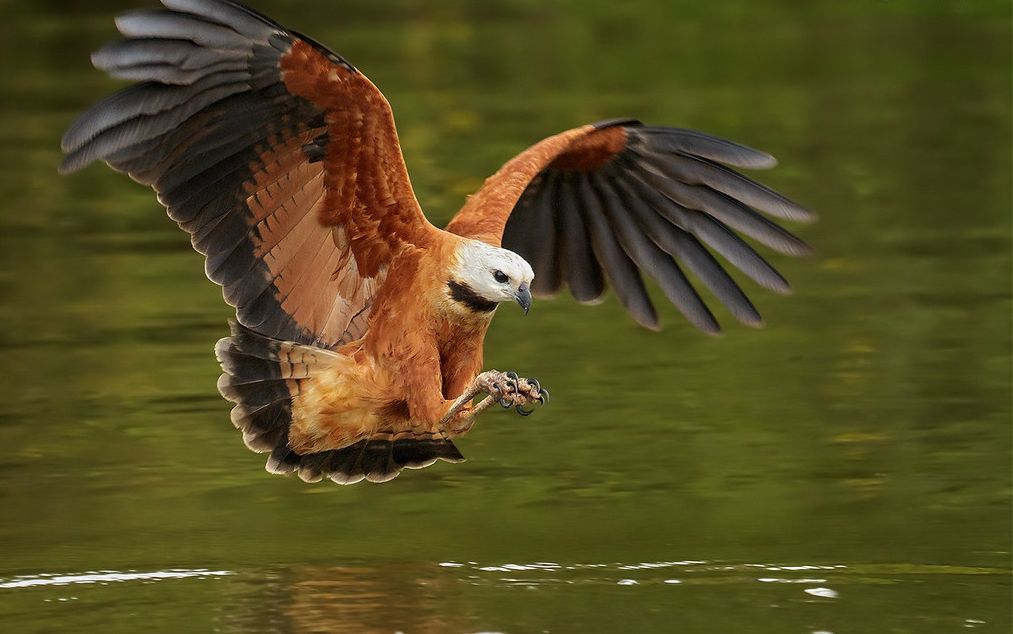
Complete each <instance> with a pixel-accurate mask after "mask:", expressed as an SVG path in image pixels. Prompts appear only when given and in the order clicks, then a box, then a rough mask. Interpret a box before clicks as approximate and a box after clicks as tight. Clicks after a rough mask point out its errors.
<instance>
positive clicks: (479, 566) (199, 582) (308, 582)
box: [0, 560, 1008, 634]
mask: <svg viewBox="0 0 1013 634" xmlns="http://www.w3.org/2000/svg"><path fill="white" fill-rule="evenodd" d="M771 573H776V575H775V576H771ZM1007 576H1008V571H1006V570H1003V569H996V568H972V567H961V566H942V565H914V564H857V565H856V564H781V563H778V564H772V563H741V562H738V563H737V562H727V561H703V560H685V561H660V562H639V563H556V562H533V563H499V564H486V563H482V562H452V561H448V562H441V563H422V562H383V563H377V562H373V563H366V562H364V561H363V562H349V563H344V564H340V565H310V564H307V565H298V566H289V567H276V568H267V569H263V568H261V569H246V570H238V571H214V570H207V569H195V570H167V571H154V572H113V571H107V572H87V573H80V574H39V575H33V576H28V575H26V576H22V577H19V578H17V579H14V580H6V581H3V582H2V583H0V589H2V590H4V591H14V590H17V591H18V592H22V593H30V594H28V595H25V596H31V597H33V598H34V600H35V601H40V600H41V602H42V603H52V602H56V603H58V604H59V603H65V602H84V603H86V604H88V605H96V604H102V603H103V595H106V594H111V593H112V592H113V590H112V588H110V587H108V585H109V584H110V583H116V584H126V585H128V586H129V585H130V584H149V583H151V582H154V581H167V580H176V581H175V583H183V582H184V581H185V582H188V583H190V584H194V585H193V588H192V590H191V591H190V592H189V593H188V596H202V597H206V599H207V603H210V604H211V612H212V614H211V616H210V618H211V622H213V623H214V625H215V627H216V628H218V629H220V630H222V631H226V632H263V631H277V632H291V633H293V634H296V633H302V632H396V631H405V632H409V631H410V632H468V631H526V627H524V624H525V623H526V622H527V616H528V615H525V614H522V613H517V614H513V615H509V614H508V615H507V616H506V617H504V616H502V615H500V616H498V617H497V616H492V615H490V614H489V613H487V612H486V611H485V610H483V606H482V603H483V602H482V601H481V600H478V601H475V600H473V599H469V598H468V597H467V593H468V592H469V591H468V590H467V588H477V589H478V590H477V591H478V592H479V593H480V595H481V594H482V593H487V592H489V591H490V590H492V591H498V592H507V593H510V594H511V595H512V594H513V593H514V592H517V591H535V592H538V593H539V594H545V595H546V600H547V602H548V603H549V605H551V604H552V602H553V601H568V600H571V599H572V597H573V596H601V595H600V593H601V591H602V589H607V588H610V587H611V588H616V590H615V591H616V592H621V593H622V597H623V598H622V599H620V600H621V601H622V602H623V603H624V604H626V605H628V606H629V608H630V609H631V610H634V611H635V610H636V609H638V608H639V607H640V606H642V605H663V604H664V603H665V602H667V603H671V604H672V605H673V606H690V605H696V606H697V609H699V610H700V611H702V612H704V611H708V610H714V609H715V606H720V605H721V604H722V602H727V603H729V604H736V603H740V602H742V601H743V600H745V601H746V602H748V603H750V604H755V605H756V606H757V607H759V606H766V607H768V608H769V607H775V608H777V609H778V610H779V611H781V612H790V613H792V614H793V616H791V617H790V618H789V621H791V620H794V619H796V618H798V619H801V620H804V619H805V618H810V619H813V623H823V624H832V623H834V622H835V621H839V619H840V615H842V614H849V613H853V612H855V611H860V610H865V609H870V608H871V609H874V607H873V606H874V604H875V603H878V602H881V601H886V600H894V601H896V600H904V598H905V597H909V596H917V595H918V593H919V588H920V587H923V586H926V585H930V584H931V585H933V586H934V587H936V588H939V589H940V590H946V589H949V590H955V589H956V588H959V587H962V586H967V587H972V588H974V589H975V591H976V592H981V591H984V592H985V593H986V594H987V593H988V592H989V590H988V588H989V584H993V583H996V582H997V581H1001V580H1002V579H1003V578H1004V577H1007ZM69 584H82V585H83V587H82V586H81V585H79V586H78V587H75V588H73V594H66V593H62V591H61V590H60V589H59V588H58V586H66V585H69ZM206 584H213V586H208V585H206ZM202 586H203V587H202ZM130 595H131V592H130V591H129V590H127V591H126V592H125V593H124V592H123V591H121V590H117V591H115V594H114V595H113V596H117V597H123V596H126V598H127V599H126V600H127V601H130V600H131V596H130ZM514 596H517V597H518V598H520V596H522V595H514ZM7 598H9V597H7ZM870 598H874V600H873V601H872V602H871V603H870ZM4 599H5V596H4V595H3V594H0V605H2V601H3V600H4ZM192 600H193V599H190V601H192ZM659 600H660V601H662V603H659ZM152 607H154V606H152ZM176 607H177V608H187V607H188V606H187V605H186V604H184V605H182V606H176ZM58 609H67V608H58ZM593 613H594V609H593V606H590V605H589V606H587V612H586V614H584V615H582V616H580V617H579V618H578V619H577V621H575V624H579V623H581V622H584V623H587V624H593V623H594V620H593V618H592V617H591V615H593ZM795 613H798V614H797V616H796V615H795ZM983 616H984V615H983V614H982V613H981V611H980V610H979V609H978V608H976V607H975V606H974V605H970V604H964V605H959V606H954V605H950V604H948V603H947V602H946V601H945V600H944V601H942V602H941V603H940V604H939V605H938V606H936V607H928V608H926V609H924V611H923V613H922V614H920V615H919V618H918V621H920V622H922V623H923V624H930V625H946V626H949V627H982V626H988V625H992V624H995V623H994V621H989V620H988V619H985V618H982V617H983ZM891 618H895V617H894V616H893V615H888V614H883V613H873V614H870V615H868V620H867V621H865V622H867V623H869V624H876V623H879V624H881V625H884V626H886V625H889V624H890V619H891ZM708 619H709V622H710V623H711V628H713V629H708V631H728V630H727V629H726V628H725V625H731V624H732V623H734V622H735V621H730V620H728V616H727V615H723V614H721V613H720V610H718V611H714V612H710V613H709V614H708ZM884 619H885V620H884ZM634 621H635V622H639V623H641V624H643V625H644V626H648V625H651V624H661V623H663V622H665V621H664V619H661V620H655V619H654V618H651V617H650V616H648V618H640V619H634ZM701 622H704V621H701ZM852 622H863V621H862V619H859V620H858V621H852ZM561 631H570V628H569V627H565V626H564V627H562V628H561ZM749 631H754V632H765V631H771V632H776V631H784V630H783V629H782V628H780V627H767V626H766V625H764V624H761V623H757V624H755V625H754V626H753V627H751V628H750V629H749ZM811 631H817V630H815V629H814V630H811ZM823 631H832V630H829V629H828V630H823ZM875 631H888V628H884V629H882V630H880V629H878V628H876V629H875ZM899 631H900V630H899ZM916 631H922V630H916Z"/></svg>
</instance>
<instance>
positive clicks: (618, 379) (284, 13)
mask: <svg viewBox="0 0 1013 634" xmlns="http://www.w3.org/2000/svg"><path fill="white" fill-rule="evenodd" d="M153 4H154V3H153V2H136V1H133V0H123V1H113V0H101V1H92V0H88V1H85V0H78V1H58V0H48V1H47V0H35V1H33V2H27V1H23V2H16V1H11V0H7V1H6V2H0V36H2V37H0V71H2V78H3V80H2V82H0V200H2V201H3V204H2V210H3V213H0V297H3V298H4V299H3V300H2V304H0V348H2V353H3V359H4V360H3V363H2V364H0V447H2V448H3V451H2V454H0V501H2V503H3V507H2V508H3V512H2V514H0V629H2V630H4V631H12V632H14V631H16V632H21V633H27V632H50V631H67V632H92V631H100V630H101V631H103V632H136V631H140V630H142V629H143V630H145V631H169V632H178V631H211V630H216V631H225V632H275V631H277V632H315V631H319V632H337V631H348V632H373V631H376V632H394V631H403V632H407V633H410V632H477V631H500V632H571V631H602V632H616V631H645V632H646V631H706V632H824V633H825V632H834V633H836V634H843V633H845V632H954V631H958V630H960V631H962V630H963V629H965V628H975V629H978V630H981V631H989V632H1008V631H1010V620H1011V605H1010V591H1011V585H1010V574H1011V571H1010V567H1011V566H1010V557H1011V555H1010V551H1011V544H1010V541H1011V501H1010V500H1011V498H1010V494H1011V451H1010V449H1011V426H1010V409H1011V408H1010V386H1011V317H1010V315H1011V302H1010V296H1011V292H1010V289H1011V261H1010V202H1011V198H1010V196H1011V153H1010V138H1011V126H1010V112H1011V101H1010V100H1011V68H1010V66H1011V63H1010V45H1011V35H1010V30H1011V21H1010V17H1011V16H1010V5H1009V3H1008V2H988V1H982V2H970V1H956V0H953V1H938V2H926V1H921V0H919V1H915V0H902V1H884V0H858V1H853V2H829V1H826V2H811V3H796V2H791V1H788V0H780V1H764V2H756V1H747V0H729V1H726V2H725V1H723V2H707V3H698V2H690V1H679V2H664V1H661V0H659V1H657V2H647V1H637V2H632V1H631V2H620V3H616V2H603V1H598V0H579V1H578V0H554V1H549V2H535V1H533V0H497V1H487V2H463V1H456V2H453V1H451V2H407V1H404V0H401V1H395V2H376V1H372V0H340V1H333V2H331V1H329V2H313V1H311V0H303V1H299V2H296V1H293V0H286V1H281V0H273V1H265V2H259V3H257V4H256V6H257V8H259V9H261V10H263V11H264V12H266V13H268V14H269V15H271V16H272V17H274V18H276V19H277V20H279V21H280V22H282V23H283V24H286V25H288V26H291V27H292V28H294V29H297V30H300V31H303V32H306V33H309V34H310V35H312V36H314V37H315V38H316V39H319V40H321V41H322V42H324V43H326V44H328V45H330V46H331V47H333V48H334V49H335V50H337V51H339V52H341V53H342V54H343V55H345V56H346V57H347V58H348V59H350V60H351V61H352V62H353V63H355V64H356V65H357V66H358V67H359V68H360V69H362V70H363V71H364V72H366V73H367V74H368V75H369V76H370V77H371V78H372V79H373V81H374V82H375V83H376V84H377V85H378V86H380V87H381V88H382V89H383V90H384V92H385V93H386V95H387V97H388V98H389V100H390V101H391V103H392V105H393V107H394V110H395V114H396V116H397V119H398V125H399V129H400V133H401V138H402V143H403V147H404V153H405V156H406V159H407V162H408V167H409V170H410V172H411V174H412V178H413V182H414V184H415V188H416V191H417V193H418V196H419V198H420V200H421V202H422V204H423V207H424V208H425V209H427V212H428V213H429V215H430V217H431V219H433V221H434V222H436V223H437V224H442V223H443V222H445V221H446V220H447V219H448V218H449V217H450V215H451V214H452V213H453V212H454V211H455V210H456V209H457V207H458V206H459V205H460V204H461V203H462V201H463V198H464V196H465V195H466V194H467V193H470V192H471V191H473V190H474V189H476V188H477V186H478V185H479V184H480V183H481V182H482V179H483V178H485V176H487V175H488V174H490V173H492V172H493V171H495V170H496V169H497V168H498V167H499V165H500V164H502V163H503V162H504V161H505V160H507V159H508V158H509V157H511V156H512V155H513V154H515V153H516V152H518V151H520V150H522V149H523V148H524V147H526V146H527V145H529V144H531V143H533V142H534V141H536V140H538V139H540V138H542V137H544V136H547V135H549V134H552V133H554V132H556V131H559V130H562V129H566V128H570V127H573V126H575V125H578V124H581V123H585V122H589V121H594V120H597V119H603V118H608V117H619V116H635V117H638V118H640V119H642V120H644V121H646V122H649V123H655V124H670V125H676V126H681V127H692V128H697V129H701V130H704V131H707V132H711V133H714V134H718V135H720V136H725V137H728V138H732V139H735V140H739V141H742V142H744V143H747V144H749V145H753V146H755V147H759V148H762V149H764V150H767V151H769V152H771V153H773V154H774V155H775V156H777V157H778V158H779V159H780V160H781V166H780V167H779V168H777V169H776V170H774V171H773V172H769V173H764V174H762V175H761V176H762V179H763V180H764V182H766V183H767V184H769V185H771V186H773V187H775V188H777V189H779V190H781V191H783V192H784V193H786V194H788V195H789V196H791V197H792V198H794V199H796V200H798V201H800V202H802V203H803V204H805V205H808V206H809V207H810V208H812V209H814V210H815V211H816V212H817V213H818V214H819V215H820V221H819V222H818V223H817V224H815V225H812V226H809V227H797V229H798V230H799V231H800V233H801V235H802V236H803V237H805V238H806V239H807V240H809V241H810V242H812V243H813V244H814V245H815V246H816V248H817V250H818V252H819V254H818V256H817V257H816V258H812V259H809V260H803V261H789V260H788V259H786V258H782V257H773V258H772V260H773V261H774V262H775V263H776V264H777V265H778V266H779V268H780V269H781V270H782V271H783V272H784V273H785V275H786V276H787V277H788V278H789V279H790V280H791V281H792V282H793V284H794V286H795V288H796V294H795V295H794V296H792V297H787V298H783V297H775V296H772V295H771V294H769V293H766V292H764V291H762V290H761V289H758V288H756V287H755V286H753V285H750V284H748V283H744V287H745V288H747V290H749V291H750V293H751V294H752V295H753V296H754V298H755V300H756V302H757V305H758V307H759V308H760V310H761V312H762V313H763V314H764V316H765V318H766V320H767V323H768V325H767V327H766V328H765V329H764V330H760V331H754V330H750V329H747V328H744V327H740V326H737V325H735V324H734V323H733V320H731V319H730V318H729V317H728V316H727V314H725V313H722V312H718V313H717V314H718V317H719V319H722V322H723V323H724V324H725V325H726V327H727V332H726V335H725V336H724V337H722V338H719V339H713V338H709V337H706V336H703V335H700V334H699V333H697V332H695V331H693V330H692V329H691V328H690V327H689V326H687V325H686V324H685V323H683V322H682V320H681V318H680V317H679V315H678V314H677V312H676V311H675V309H674V308H672V307H671V306H667V305H665V306H664V307H663V308H662V310H661V312H662V317H663V319H664V320H665V322H666V325H667V326H668V327H667V328H666V330H665V331H664V332H662V333H660V334H655V333H649V332H645V331H642V330H638V329H637V328H636V327H635V326H634V325H633V323H632V321H631V320H629V319H628V318H626V317H625V316H624V314H623V312H622V310H621V308H620V307H619V306H618V304H617V302H616V301H615V300H614V298H611V297H610V299H609V301H607V302H606V303H605V304H604V305H603V306H599V307H597V308H588V307H583V306H578V305H576V304H574V303H573V302H570V301H566V300H558V301H553V302H536V304H535V307H534V309H533V311H532V314H531V315H530V316H528V317H527V318H524V317H522V315H521V314H520V311H516V310H504V311H502V314H501V315H499V316H498V317H497V319H496V323H495V325H494V327H493V329H492V331H491V333H490V337H489V340H488V342H487V365H488V366H490V367H498V368H512V369H516V370H517V371H519V372H520V373H521V374H526V375H530V376H536V377H538V378H539V379H541V380H542V382H543V383H544V384H545V385H547V386H548V387H550V388H551V390H552V393H553V397H554V399H553V403H552V405H551V407H550V408H548V409H545V410H542V411H539V412H537V414H536V415H535V416H532V417H530V418H527V419H520V418H518V417H516V416H512V415H507V414H505V413H498V414H492V415H488V416H487V417H486V418H484V419H483V420H482V421H481V422H480V423H479V425H478V426H477V427H476V429H475V431H474V432H473V433H472V434H471V435H469V436H468V437H467V438H465V439H462V440H461V441H460V442H459V445H460V447H461V449H462V451H463V452H464V453H465V455H467V456H468V457H469V461H468V462H466V463H464V464H460V465H446V464H440V465H437V466H434V467H431V468H429V469H426V470H423V471H418V472H409V473H406V474H403V475H402V476H401V477H399V478H398V479H397V480H395V481H393V482H391V483H389V484H385V485H370V484H366V483H363V484H359V485H356V486H353V487H346V488H343V487H338V486H336V485H330V484H318V485H305V484H303V483H301V482H299V481H298V480H295V479H284V478H278V477H272V476H268V475H267V474H265V473H264V472H263V470H262V465H263V462H264V460H263V457H262V456H257V455H254V454H251V453H249V452H248V451H247V450H246V449H244V448H243V447H242V443H241V441H240V438H239V436H238V434H237V433H236V432H235V430H234V429H233V428H232V426H231V425H230V424H229V421H228V409H229V406H228V404H226V403H225V402H224V401H223V400H221V399H220V398H219V396H218V394H217V392H216V390H215V387H214V384H215V380H216V378H217V376H218V368H217V365H216V363H215V360H214V356H213V354H212V346H213V344H214V342H215V341H216V340H217V339H218V338H219V337H221V336H223V335H224V334H225V333H226V326H225V322H226V319H227V318H228V317H229V316H230V312H229V309H228V308H227V307H226V306H225V305H224V303H223V302H222V300H221V295H220V291H219V290H218V289H217V288H216V287H215V286H213V285H212V284H211V283H210V282H208V281H207V280H206V279H204V277H203V275H202V266H201V262H200V258H199V257H198V256H197V255H196V254H194V253H193V252H192V251H191V249H190V245H189V241H188V240H187V238H186V236H185V235H183V234H182V233H181V232H180V231H179V230H178V229H177V228H176V227H175V226H174V224H173V223H172V222H171V221H169V220H168V219H167V218H166V217H165V214H164V212H163V210H162V209H161V208H160V207H159V206H158V205H157V203H156V202H155V201H154V197H153V196H152V195H151V193H150V192H149V191H147V190H145V189H143V188H141V187H139V186H137V185H136V184H134V183H132V182H130V181H129V179H127V178H126V177H124V176H122V175H118V174H114V173H112V172H111V171H110V170H108V169H106V168H104V167H102V166H94V167H92V168H89V169H88V170H87V171H86V172H84V173H82V174H79V175H75V176H73V177H69V178H60V177H57V175H56V165H57V163H58V162H59V160H60V152H59V138H60V136H61V134H62V132H63V130H64V129H65V128H66V126H67V125H68V124H69V123H70V122H71V121H72V120H73V118H74V116H75V115H76V114H77V113H78V112H79V111H81V110H82V109H83V108H85V107H86V106H88V105H90V104H91V103H92V102H94V101H95V100H97V99H99V98H101V97H102V96H104V95H105V94H106V93H108V92H109V91H111V90H113V89H115V88H116V87H117V86H119V85H120V84H119V83H117V82H114V81H111V80H109V79H107V78H105V77H104V76H102V75H101V74H100V73H99V72H97V71H95V70H93V69H92V68H91V67H90V65H89V62H88V53H89V52H90V51H92V50H94V49H96V48H97V47H98V46H99V45H101V44H102V43H104V42H105V41H107V40H110V39H112V38H113V37H114V36H115V33H114V29H113V25H112V16H113V15H114V14H116V13H118V12H120V11H123V10H126V9H129V8H135V7H148V6H153ZM167 571H174V572H170V573H167Z"/></svg>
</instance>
